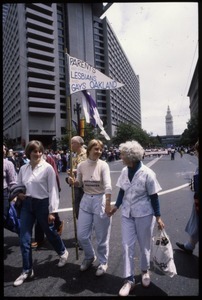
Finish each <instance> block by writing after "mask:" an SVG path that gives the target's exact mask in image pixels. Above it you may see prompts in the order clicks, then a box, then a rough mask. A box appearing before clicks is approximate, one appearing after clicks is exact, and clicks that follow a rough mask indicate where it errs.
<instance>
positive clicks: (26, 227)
mask: <svg viewBox="0 0 202 300" xmlns="http://www.w3.org/2000/svg"><path fill="white" fill-rule="evenodd" d="M43 153H44V147H43V145H42V143H41V142H40V141H37V140H33V141H30V142H29V143H28V145H27V146H26V149H25V154H26V156H27V158H28V159H30V162H29V163H28V164H25V165H23V166H22V167H21V168H20V171H19V175H18V184H20V185H24V186H25V187H26V194H23V193H19V194H18V198H20V199H21V200H22V209H21V214H20V220H21V228H20V248H21V254H22V261H23V270H22V274H21V275H20V276H19V277H18V278H17V279H16V280H15V282H14V286H19V285H21V284H22V283H23V282H24V281H25V280H26V279H28V278H32V277H33V276H34V272H33V263H32V249H31V238H32V229H33V225H34V223H35V221H36V220H37V222H39V224H40V226H41V228H42V230H43V231H44V233H45V235H46V237H47V239H48V241H49V242H50V243H51V245H52V246H53V248H54V250H55V251H56V252H57V254H58V255H59V257H60V259H59V263H58V267H63V266H64V265H65V264H66V263H67V258H68V251H67V249H66V248H65V245H64V243H63V241H62V240H61V237H60V235H59V234H58V233H57V230H56V229H55V228H54V219H55V216H54V213H53V212H54V211H55V210H57V209H58V206H59V191H58V185H57V181H56V176H55V171H54V169H53V167H52V166H51V165H50V164H49V163H47V162H46V161H45V160H44V158H43ZM50 224H52V225H53V226H50Z"/></svg>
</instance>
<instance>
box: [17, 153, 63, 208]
mask: <svg viewBox="0 0 202 300" xmlns="http://www.w3.org/2000/svg"><path fill="white" fill-rule="evenodd" d="M18 183H19V184H23V185H25V187H26V195H27V196H31V197H33V198H37V199H44V198H49V213H52V212H53V211H55V210H57V209H58V207H59V191H58V185H57V181H56V176H55V171H54V169H53V167H52V166H51V165H50V164H49V163H47V162H46V161H45V160H44V159H41V161H40V163H39V164H38V165H37V166H36V167H35V168H34V170H32V167H31V165H30V163H28V164H26V165H23V166H22V167H21V168H20V171H19V174H18Z"/></svg>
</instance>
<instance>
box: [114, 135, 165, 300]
mask: <svg viewBox="0 0 202 300" xmlns="http://www.w3.org/2000/svg"><path fill="white" fill-rule="evenodd" d="M119 150H120V153H121V159H122V160H123V163H124V164H125V165H126V166H125V167H124V168H123V169H122V171H121V175H120V176H119V178H118V181H117V184H116V185H117V186H118V187H119V188H120V191H119V194H118V196H117V200H116V203H115V205H114V207H113V208H112V210H111V215H112V214H114V213H115V212H116V211H117V209H118V208H119V206H120V205H121V204H122V217H121V222H122V246H123V261H124V271H123V277H124V278H125V281H124V285H123V287H122V288H121V289H120V291H119V295H120V296H128V294H129V292H130V291H131V290H132V289H133V288H134V286H135V278H134V266H135V245H136V242H137V241H138V243H139V247H140V253H141V257H140V268H141V271H142V285H143V286H144V287H148V286H149V284H150V273H149V269H150V253H151V238H152V233H153V228H154V224H155V222H154V221H155V218H154V216H155V217H156V221H157V223H158V228H159V229H162V228H164V223H163V221H162V219H161V214H160V205H159V198H158V194H157V193H158V192H159V191H160V190H161V187H160V185H159V183H158V181H157V179H156V175H155V173H154V172H153V171H152V170H151V169H150V168H148V167H147V166H145V165H144V164H143V162H142V158H143V155H144V149H143V148H142V146H141V145H140V144H139V143H138V142H137V141H128V142H126V143H122V144H120V146H119Z"/></svg>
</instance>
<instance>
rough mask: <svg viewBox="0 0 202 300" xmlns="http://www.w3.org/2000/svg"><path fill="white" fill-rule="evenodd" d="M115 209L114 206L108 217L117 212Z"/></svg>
mask: <svg viewBox="0 0 202 300" xmlns="http://www.w3.org/2000/svg"><path fill="white" fill-rule="evenodd" d="M117 209H118V208H117V207H116V206H114V207H112V209H111V211H110V213H109V214H110V217H111V216H112V215H113V214H115V212H116V211H117Z"/></svg>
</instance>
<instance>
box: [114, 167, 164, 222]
mask: <svg viewBox="0 0 202 300" xmlns="http://www.w3.org/2000/svg"><path fill="white" fill-rule="evenodd" d="M116 186H118V187H119V188H121V189H123V190H124V191H125V193H124V197H123V201H122V215H123V216H125V217H127V218H129V217H143V216H148V215H151V214H154V211H153V208H152V205H151V200H150V197H149V196H150V195H153V194H156V193H158V192H159V191H161V190H162V188H161V186H160V184H159V182H158V181H157V179H156V174H155V173H154V172H153V171H152V170H151V169H150V168H148V167H147V166H145V165H144V164H143V163H141V167H140V169H139V170H138V171H137V172H136V173H135V175H134V176H133V179H132V181H131V182H130V180H129V178H128V168H127V167H124V168H123V169H122V171H121V175H120V176H119V178H118V181H117V184H116Z"/></svg>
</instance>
